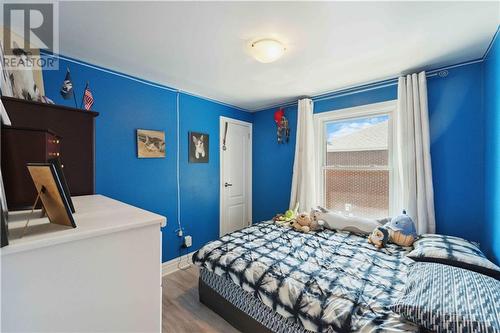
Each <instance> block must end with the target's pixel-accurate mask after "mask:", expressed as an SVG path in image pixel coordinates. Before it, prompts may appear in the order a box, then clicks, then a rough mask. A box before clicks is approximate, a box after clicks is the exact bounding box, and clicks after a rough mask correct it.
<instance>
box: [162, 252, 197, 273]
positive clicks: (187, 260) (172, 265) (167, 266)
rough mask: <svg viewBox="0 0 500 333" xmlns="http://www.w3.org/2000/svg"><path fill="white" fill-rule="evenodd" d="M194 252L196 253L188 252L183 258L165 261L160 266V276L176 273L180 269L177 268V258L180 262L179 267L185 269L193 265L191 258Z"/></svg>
mask: <svg viewBox="0 0 500 333" xmlns="http://www.w3.org/2000/svg"><path fill="white" fill-rule="evenodd" d="M195 252H196V251H193V252H190V253H188V254H185V255H183V256H180V257H177V258H174V259H172V260H169V261H165V262H164V263H162V264H161V275H162V276H165V275H168V274H172V273H174V272H177V271H178V270H179V269H180V268H179V258H180V261H181V264H180V265H181V267H185V266H186V265H188V264H189V265H191V264H193V260H192V257H193V253H195Z"/></svg>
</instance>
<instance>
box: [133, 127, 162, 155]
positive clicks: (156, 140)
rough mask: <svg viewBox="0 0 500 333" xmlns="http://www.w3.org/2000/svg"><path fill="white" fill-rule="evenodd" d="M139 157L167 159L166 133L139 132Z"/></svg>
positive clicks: (141, 130)
mask: <svg viewBox="0 0 500 333" xmlns="http://www.w3.org/2000/svg"><path fill="white" fill-rule="evenodd" d="M137 157H138V158H162V157H165V132H164V131H153V130H144V129H138V130H137Z"/></svg>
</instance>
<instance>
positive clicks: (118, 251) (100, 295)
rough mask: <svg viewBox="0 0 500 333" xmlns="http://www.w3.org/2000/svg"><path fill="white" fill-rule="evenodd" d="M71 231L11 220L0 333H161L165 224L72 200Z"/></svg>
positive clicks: (89, 199) (122, 208) (123, 208)
mask: <svg viewBox="0 0 500 333" xmlns="http://www.w3.org/2000/svg"><path fill="white" fill-rule="evenodd" d="M73 202H74V205H75V209H76V213H75V214H74V215H73V216H74V219H75V222H76V225H77V227H76V228H75V229H73V228H68V227H64V226H59V225H55V224H50V223H48V220H47V218H38V219H34V220H32V221H31V222H30V228H29V229H28V232H27V234H26V235H25V236H24V237H22V238H19V235H20V234H21V231H22V227H23V226H24V221H26V212H19V213H13V214H11V215H9V230H10V237H9V242H10V244H9V245H8V246H6V247H4V248H2V249H1V250H0V251H1V264H0V268H1V279H2V280H1V288H2V289H1V309H0V311H1V318H0V319H1V331H2V332H97V331H99V332H161V295H162V293H161V230H160V227H161V226H163V225H165V223H166V219H165V217H163V216H160V215H157V214H154V213H151V212H148V211H145V210H142V209H139V208H136V207H133V206H130V205H127V204H124V203H122V202H119V201H116V200H113V199H110V198H107V197H104V196H101V195H89V196H81V197H73Z"/></svg>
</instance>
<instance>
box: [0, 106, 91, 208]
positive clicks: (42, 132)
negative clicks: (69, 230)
mask: <svg viewBox="0 0 500 333" xmlns="http://www.w3.org/2000/svg"><path fill="white" fill-rule="evenodd" d="M2 102H3V104H4V106H5V109H6V110H7V113H8V115H9V117H10V120H11V122H12V127H11V128H9V127H4V128H3V130H2V149H1V154H2V174H3V178H4V183H5V191H6V197H7V202H8V206H9V210H18V209H26V208H27V206H29V205H30V204H33V202H34V201H35V193H36V192H35V191H34V186H33V183H32V181H31V178H28V179H27V180H26V179H25V178H23V177H22V178H21V179H17V178H18V177H20V175H22V174H24V176H26V177H29V175H28V173H27V172H26V171H24V173H23V172H21V171H19V170H20V169H22V170H26V164H25V162H44V161H45V159H50V158H54V157H59V158H60V159H61V163H62V164H63V165H64V174H65V177H66V180H67V183H68V187H69V191H70V193H71V195H72V196H77V195H86V194H94V193H95V184H94V178H95V159H94V140H95V117H97V116H98V115H99V114H98V113H97V112H93V111H85V110H79V109H75V108H70V107H66V106H60V105H53V104H43V103H38V102H30V101H25V100H20V99H15V98H10V97H2ZM23 147H24V148H23ZM12 184H15V186H11V185H12ZM28 184H29V185H28ZM19 186H20V187H19ZM25 186H29V189H27V188H26V187H25ZM26 191H30V193H32V198H30V199H27V198H26V196H25V195H24V196H23V195H21V193H25V192H26Z"/></svg>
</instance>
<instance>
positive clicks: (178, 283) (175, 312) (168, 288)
mask: <svg viewBox="0 0 500 333" xmlns="http://www.w3.org/2000/svg"><path fill="white" fill-rule="evenodd" d="M198 274H199V273H198V268H197V267H195V266H191V267H190V268H188V269H186V270H179V271H177V272H174V273H172V274H169V275H167V276H164V277H163V296H162V297H163V305H162V306H163V308H162V310H163V318H162V319H163V320H162V326H163V327H162V331H163V333H184V332H186V333H238V332H239V331H238V330H237V329H235V328H234V327H233V326H231V325H230V324H229V323H228V322H226V321H225V320H224V319H222V318H221V317H220V316H219V315H217V314H216V313H215V312H213V311H212V310H210V309H209V308H207V307H206V306H205V305H203V304H201V303H200V301H199V299H198V276H199V275H198Z"/></svg>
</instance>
